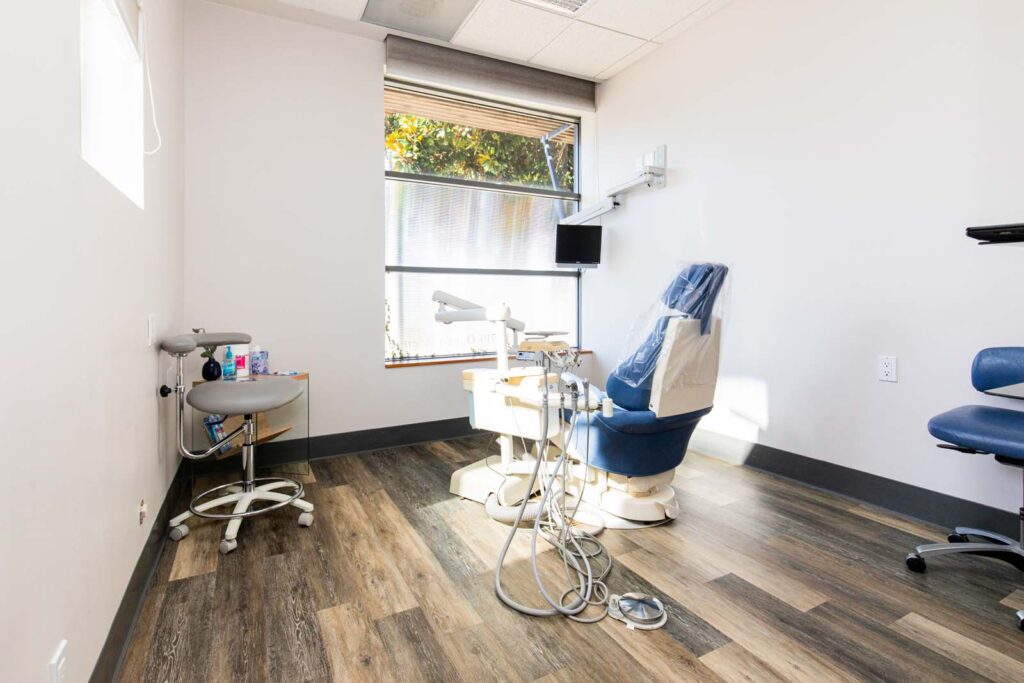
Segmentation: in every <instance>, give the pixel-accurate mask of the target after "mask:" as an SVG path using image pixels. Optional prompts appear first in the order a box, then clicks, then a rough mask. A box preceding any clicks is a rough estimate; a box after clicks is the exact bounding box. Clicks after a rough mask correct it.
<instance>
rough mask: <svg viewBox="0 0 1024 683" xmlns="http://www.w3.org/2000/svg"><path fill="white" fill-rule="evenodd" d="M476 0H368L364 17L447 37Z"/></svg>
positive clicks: (410, 30) (397, 27) (467, 13)
mask: <svg viewBox="0 0 1024 683" xmlns="http://www.w3.org/2000/svg"><path fill="white" fill-rule="evenodd" d="M476 4H477V0H369V2H367V3H366V10H365V11H364V12H363V21H365V22H368V23H371V24H377V25H378V26H386V27H387V28H393V29H397V30H399V31H406V32H408V33H412V34H415V35H419V36H425V37H427V38H436V39H438V40H445V41H447V40H451V38H452V36H454V35H455V32H456V31H458V30H459V27H460V26H461V25H462V22H464V21H465V20H466V17H467V16H469V13H470V12H471V11H472V10H473V7H474V6H475V5H476Z"/></svg>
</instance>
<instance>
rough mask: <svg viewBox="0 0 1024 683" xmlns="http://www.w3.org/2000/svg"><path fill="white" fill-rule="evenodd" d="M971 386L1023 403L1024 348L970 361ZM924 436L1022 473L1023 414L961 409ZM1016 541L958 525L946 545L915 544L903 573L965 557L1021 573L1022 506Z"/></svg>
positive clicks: (1020, 620) (1022, 615)
mask: <svg viewBox="0 0 1024 683" xmlns="http://www.w3.org/2000/svg"><path fill="white" fill-rule="evenodd" d="M971 383H972V384H973V385H974V388H975V389H977V390H978V391H980V392H983V393H986V394H990V395H992V396H1003V397H1006V398H1016V399H1024V347H1001V348H991V349H983V350H982V351H981V352H980V353H978V355H977V356H975V358H974V366H973V367H972V368H971ZM928 432H929V433H930V434H931V435H932V436H934V437H935V438H936V439H939V440H940V441H942V442H943V443H941V444H939V448H949V449H951V450H955V451H960V452H961V453H970V454H982V455H992V456H995V459H996V461H997V462H1000V463H1002V464H1003V465H1010V466H1012V467H1021V468H1024V412H1020V411H1016V410H1007V409H1006V408H996V407H994V406H961V407H959V408H954V409H953V410H950V411H947V412H945V413H942V414H941V415H936V416H935V417H933V418H932V419H931V420H929V422H928ZM1020 520H1021V522H1020V525H1021V532H1020V533H1021V537H1020V540H1014V539H1012V538H1009V537H1007V536H1003V535H1002V534H997V533H995V532H993V531H985V530H984V529H974V528H971V527H962V526H958V527H956V528H955V529H954V530H953V533H951V534H950V535H949V538H948V539H947V540H948V541H949V543H927V544H925V545H919V546H917V547H916V548H915V549H914V552H912V553H910V554H909V555H907V559H906V564H907V568H908V569H910V570H911V571H914V572H918V573H923V572H925V571H926V570H927V565H926V563H925V558H926V557H938V556H940V555H950V554H957V553H962V554H967V555H982V556H985V557H992V558H995V559H997V560H1003V561H1004V562H1009V563H1010V564H1012V565H1013V566H1015V567H1017V569H1020V570H1024V549H1022V547H1021V542H1022V541H1024V507H1021V508H1020ZM1017 626H1018V627H1019V628H1021V629H1022V630H1024V610H1020V611H1018V612H1017Z"/></svg>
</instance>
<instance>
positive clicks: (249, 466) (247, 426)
mask: <svg viewBox="0 0 1024 683" xmlns="http://www.w3.org/2000/svg"><path fill="white" fill-rule="evenodd" d="M255 432H256V425H255V424H254V422H253V417H252V415H246V416H245V419H244V421H243V422H242V434H243V437H244V439H245V440H244V441H243V443H242V490H243V491H252V489H253V481H255V479H256V459H255V458H254V457H253V456H254V455H255V453H254V451H255V446H254V444H253V436H254V433H255Z"/></svg>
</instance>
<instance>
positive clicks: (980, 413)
mask: <svg viewBox="0 0 1024 683" xmlns="http://www.w3.org/2000/svg"><path fill="white" fill-rule="evenodd" d="M928 433H929V434H931V435H932V436H934V437H935V438H936V439H939V440H940V441H945V442H946V443H951V444H955V445H957V446H964V447H966V448H973V449H975V450H979V451H985V452H987V453H992V454H993V455H1000V456H1003V457H1004V458H1013V459H1014V460H1020V461H1021V463H1022V464H1024V413H1022V412H1020V411H1019V410H1008V409H1006V408H994V407H992V406H960V407H959V408H954V409H953V410H950V411H947V412H945V413H942V414H941V415H936V416H935V417H933V418H932V419H931V420H929V421H928Z"/></svg>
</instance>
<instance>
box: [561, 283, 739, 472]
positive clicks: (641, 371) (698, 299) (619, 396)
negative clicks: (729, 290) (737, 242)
mask: <svg viewBox="0 0 1024 683" xmlns="http://www.w3.org/2000/svg"><path fill="white" fill-rule="evenodd" d="M728 272H729V271H728V268H726V267H725V266H723V265H721V264H718V263H697V264H693V265H690V266H687V267H686V268H684V269H683V270H682V271H680V273H679V274H678V275H677V276H676V277H675V278H674V279H673V280H672V282H671V283H670V284H669V286H668V287H667V288H666V289H665V291H664V293H662V296H661V302H662V303H663V304H665V306H666V307H667V308H668V309H670V313H669V314H667V315H663V316H661V317H659V318H658V319H657V321H656V322H655V324H654V328H653V329H652V330H651V332H650V333H649V334H648V335H647V338H646V339H645V340H644V342H643V343H642V344H640V346H639V347H638V348H637V349H636V350H635V351H634V352H633V353H632V354H630V355H629V357H627V358H626V359H625V360H623V361H622V362H621V363H620V364H619V366H618V367H617V368H615V370H614V371H613V372H612V373H611V374H610V375H609V376H608V383H607V385H606V388H607V395H608V396H610V397H611V399H612V401H613V402H614V404H615V410H614V415H613V416H612V417H610V418H608V417H604V416H603V415H602V414H601V413H593V414H590V415H587V414H579V415H578V416H577V424H576V428H575V429H574V430H573V434H572V444H571V450H572V451H573V452H574V453H575V454H576V455H577V456H578V457H580V458H581V459H582V458H585V457H587V455H588V454H589V462H590V464H591V465H592V466H593V467H596V468H598V469H601V470H604V471H606V472H612V473H615V474H621V475H625V476H627V477H644V476H650V475H654V474H660V473H661V472H667V471H669V470H672V469H674V468H675V467H677V466H678V465H679V463H681V462H682V461H683V456H684V455H685V454H686V448H687V446H688V445H689V443H690V436H691V435H692V434H693V430H694V429H696V427H697V423H698V422H700V419H701V418H702V417H703V416H705V415H707V414H708V413H709V412H711V406H708V407H707V408H704V409H702V410H698V411H695V412H692V413H687V414H685V415H675V416H672V417H665V418H659V417H657V416H656V415H655V414H654V412H653V411H651V410H650V409H649V407H650V403H651V385H652V384H653V381H654V369H655V367H656V366H657V363H658V355H659V354H660V353H661V347H662V343H663V342H664V340H665V332H666V330H667V328H668V324H669V322H670V321H671V320H672V319H673V318H674V317H684V318H691V319H700V321H701V334H707V333H708V332H709V331H710V329H711V323H712V321H713V311H714V304H715V299H716V298H717V297H718V294H719V292H720V290H721V288H722V285H723V284H724V282H725V276H726V274H727V273H728ZM588 424H589V426H590V429H589V430H588V429H587V425H588ZM588 440H589V442H588Z"/></svg>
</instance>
